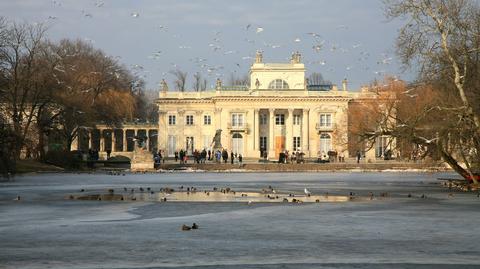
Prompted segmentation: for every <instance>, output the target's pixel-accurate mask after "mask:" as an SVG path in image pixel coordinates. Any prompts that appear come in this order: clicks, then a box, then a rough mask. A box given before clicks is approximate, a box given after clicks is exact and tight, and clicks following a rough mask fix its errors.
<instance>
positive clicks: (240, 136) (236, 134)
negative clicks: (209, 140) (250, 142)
mask: <svg viewBox="0 0 480 269" xmlns="http://www.w3.org/2000/svg"><path fill="white" fill-rule="evenodd" d="M233 138H243V137H242V135H241V134H239V133H234V134H233Z"/></svg>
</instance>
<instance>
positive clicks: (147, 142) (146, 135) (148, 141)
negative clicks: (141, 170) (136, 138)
mask: <svg viewBox="0 0 480 269" xmlns="http://www.w3.org/2000/svg"><path fill="white" fill-rule="evenodd" d="M148 144H150V137H149V136H148V129H145V141H144V145H145V148H146V149H147V151H149V150H150V147H149V145H148Z"/></svg>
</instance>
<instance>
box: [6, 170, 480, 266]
mask: <svg viewBox="0 0 480 269" xmlns="http://www.w3.org/2000/svg"><path fill="white" fill-rule="evenodd" d="M439 176H445V174H438V173H437V174H431V173H413V172H409V173H399V172H391V173H387V172H383V173H381V172H378V173H362V172H352V173H161V174H126V175H125V176H111V175H105V174H38V175H27V176H19V177H16V178H15V180H14V181H13V182H7V183H0V268H163V267H166V268H169V267H175V268H185V267H186V268H239V269H240V268H480V258H479V257H480V225H479V222H478V221H479V220H480V199H479V198H477V195H476V194H473V193H461V192H454V194H453V196H452V195H448V194H449V193H450V191H449V190H448V189H446V188H443V187H441V186H440V184H439V181H438V180H437V177H439ZM181 185H183V186H185V187H186V186H194V187H196V188H198V189H199V190H204V189H208V190H211V189H212V188H213V187H218V188H225V187H230V188H232V189H234V190H238V191H260V190H261V189H262V188H267V187H268V186H272V187H273V188H275V189H277V190H278V191H279V192H289V193H296V194H302V193H303V189H304V188H308V189H309V190H310V191H311V192H312V194H319V195H320V194H324V193H326V192H328V193H329V194H338V195H348V194H349V193H350V192H354V193H355V195H356V196H368V195H369V192H373V193H374V194H375V199H374V200H372V201H357V202H356V201H355V200H354V201H352V202H340V203H304V204H292V203H288V204H283V203H253V204H251V205H248V204H247V203H239V202H236V203H210V202H196V203H184V202H166V203H159V202H141V201H116V202H107V201H79V200H68V199H65V197H66V196H67V195H69V194H78V193H79V192H80V190H81V189H85V190H86V191H87V192H88V191H99V192H106V190H107V189H110V188H113V189H115V192H120V191H122V190H123V188H128V189H131V188H135V189H138V188H140V187H142V188H145V189H146V188H148V187H150V188H152V190H156V191H158V190H159V189H160V188H165V187H170V188H175V189H177V188H178V187H179V186H181ZM385 192H388V196H387V197H380V196H379V194H380V193H385ZM408 194H411V195H412V197H411V198H408ZM422 194H425V195H426V196H427V198H426V199H422V198H420V197H421V195H422ZM17 195H20V196H21V200H20V201H14V198H15V197H16V196H17ZM193 222H195V223H198V224H199V226H200V229H198V230H192V231H181V230H180V227H181V225H182V224H188V225H191V224H192V223H193Z"/></svg>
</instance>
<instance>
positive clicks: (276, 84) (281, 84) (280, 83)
mask: <svg viewBox="0 0 480 269" xmlns="http://www.w3.org/2000/svg"><path fill="white" fill-rule="evenodd" d="M268 88H269V89H272V90H277V89H288V88H289V87H288V83H287V82H285V80H283V79H276V80H274V81H272V82H270V84H268Z"/></svg>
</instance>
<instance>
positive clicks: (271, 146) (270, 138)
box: [268, 108, 275, 158]
mask: <svg viewBox="0 0 480 269" xmlns="http://www.w3.org/2000/svg"><path fill="white" fill-rule="evenodd" d="M268 112H269V113H270V117H269V120H268V125H269V128H268V157H269V158H275V147H274V145H275V144H274V140H275V137H274V135H275V132H274V128H275V109H273V108H270V109H269V110H268Z"/></svg>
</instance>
